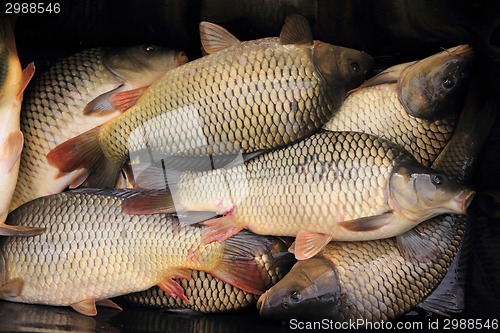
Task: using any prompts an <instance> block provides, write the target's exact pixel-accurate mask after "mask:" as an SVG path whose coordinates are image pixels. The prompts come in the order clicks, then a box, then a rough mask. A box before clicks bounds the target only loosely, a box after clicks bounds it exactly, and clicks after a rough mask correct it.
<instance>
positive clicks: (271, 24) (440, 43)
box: [0, 0, 500, 333]
mask: <svg viewBox="0 0 500 333" xmlns="http://www.w3.org/2000/svg"><path fill="white" fill-rule="evenodd" d="M7 2H8V1H4V0H2V1H0V5H1V8H0V15H4V12H5V8H6V7H5V4H4V3H7ZM25 2H31V1H25ZM57 2H58V3H60V5H61V12H60V13H58V14H56V13H44V14H21V15H20V16H19V17H18V22H17V26H16V40H17V46H18V52H19V55H20V58H21V61H22V63H23V66H25V65H26V64H27V63H29V62H31V61H35V64H36V66H37V74H39V73H42V72H43V71H44V70H45V69H46V68H47V67H48V66H50V64H51V63H53V62H54V61H55V60H57V58H60V57H65V56H68V55H70V54H72V53H74V52H77V51H80V50H82V49H85V48H90V47H95V46H127V45H134V44H142V43H154V44H159V45H163V46H166V47H170V48H179V49H183V50H185V51H186V52H187V54H188V56H189V58H190V60H193V59H196V58H198V57H200V56H201V52H200V39H199V34H198V24H199V22H200V21H202V20H207V21H211V22H215V23H218V24H220V25H222V26H223V27H225V28H226V29H228V30H229V31H231V32H232V33H233V34H234V35H235V36H236V37H238V38H240V39H241V40H248V39H256V38H261V37H268V36H278V35H279V31H280V29H281V26H282V24H283V22H284V18H285V16H286V15H287V14H290V13H300V14H302V15H304V16H306V17H307V18H308V20H309V22H310V23H311V26H312V27H313V33H314V38H315V39H319V40H322V41H325V42H330V43H334V44H338V45H342V46H347V47H352V48H357V49H360V50H364V51H366V52H368V53H370V54H371V55H372V56H373V57H374V58H375V61H376V68H375V71H374V72H377V71H380V70H382V69H384V68H387V67H389V66H391V65H394V64H398V63H401V62H406V61H410V60H418V59H421V58H423V57H426V56H429V55H431V54H434V53H437V52H440V51H441V50H442V49H443V48H448V47H452V46H456V45H458V44H464V43H469V44H471V45H472V46H473V47H474V49H475V52H476V55H477V59H476V69H475V71H476V72H477V73H478V75H479V77H480V83H479V84H480V85H481V91H482V94H483V96H484V98H485V99H494V100H496V101H497V105H500V89H499V87H500V27H499V23H500V1H495V0H490V1H486V0H469V1H465V0H433V1H424V0H407V1H403V0H378V1H362V0H352V1H348V0H313V1H311V0H296V1H291V0H288V1H287V0H282V1H272V0H240V1H237V0H228V1H222V0H218V1H214V0H185V1H181V0H142V1H138V0H107V1H106V0H72V1H69V0H61V1H57ZM46 3H47V2H46ZM52 3H55V2H52ZM47 4H48V3H47ZM499 147H500V119H499V117H497V120H496V123H495V126H494V128H493V132H492V134H491V135H490V139H489V140H488V142H487V144H486V146H485V148H484V150H483V153H482V155H481V157H480V159H479V161H478V165H477V168H476V172H475V175H474V180H473V186H474V187H475V188H476V189H477V190H478V192H482V191H497V192H498V190H499V189H500V177H499V176H498V175H499V171H500V163H499V158H500V148H499ZM492 207H493V208H491V210H494V209H495V208H498V204H496V203H493V204H492ZM483 215H484V214H483ZM472 241H473V243H472V253H471V256H470V258H469V270H468V276H467V285H466V310H465V312H464V313H463V314H461V315H459V316H457V318H473V319H479V318H484V319H486V318H497V319H500V252H499V251H500V245H499V244H500V220H499V219H497V218H494V217H491V216H490V217H485V216H483V217H481V218H479V219H478V220H477V221H476V222H475V228H474V235H473V238H472ZM429 319H431V320H435V319H439V320H441V323H443V321H442V320H443V318H440V317H437V316H431V317H428V316H427V315H426V314H423V313H418V312H412V313H411V314H410V315H407V316H406V317H405V318H402V320H403V321H422V322H423V323H424V328H427V323H428V321H429ZM20 330H24V331H26V330H27V331H43V330H45V331H51V332H54V331H73V332H80V331H81V332H87V331H103V332H104V331H105V332H119V331H125V332H127V331H129V332H166V331H172V332H207V333H208V332H265V331H268V332H287V331H289V328H288V327H287V323H281V322H271V321H265V320H262V319H261V318H259V317H258V314H257V312H256V310H255V309H253V308H251V309H248V310H247V311H244V312H241V313H236V314H224V315H201V316H192V315H180V314H172V313H168V312H164V311H158V310H144V309H140V308H127V309H124V311H122V312H117V311H115V310H111V309H105V308H100V309H99V311H98V315H97V316H96V317H95V318H87V317H84V316H81V315H79V314H77V313H76V312H74V311H73V310H72V309H70V308H58V307H45V306H35V305H24V304H15V303H8V302H4V301H0V331H20Z"/></svg>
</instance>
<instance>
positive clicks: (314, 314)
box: [258, 94, 496, 321]
mask: <svg viewBox="0 0 500 333" xmlns="http://www.w3.org/2000/svg"><path fill="white" fill-rule="evenodd" d="M469 95H470V94H469ZM468 101H469V100H468ZM480 108H481V102H480V100H478V99H477V98H476V97H473V98H471V102H470V103H466V106H465V108H464V111H463V112H462V115H461V117H460V120H459V122H458V126H457V132H456V133H455V134H454V135H453V137H452V138H451V140H450V142H449V144H448V145H447V146H446V147H445V149H444V150H443V152H442V153H441V155H440V156H439V158H438V159H437V160H436V161H435V162H434V164H433V168H436V169H437V170H443V171H444V172H446V173H448V174H452V175H454V176H455V177H457V178H459V179H463V180H469V179H470V176H471V171H472V166H473V164H474V162H475V161H476V159H477V156H478V154H479V152H480V151H481V147H482V145H483V144H484V142H485V140H486V138H487V137H488V135H489V130H490V129H491V126H492V119H494V117H495V113H496V111H495V107H492V105H491V104H486V105H485V106H484V107H483V108H482V109H481V110H480V111H481V112H478V109H480ZM455 172H456V173H455ZM466 222H467V217H465V216H459V215H443V216H438V217H435V218H432V219H430V220H428V221H425V222H423V223H421V224H419V225H418V226H417V227H415V228H414V230H415V232H417V233H418V234H420V235H421V236H422V237H423V238H425V239H426V240H428V241H429V242H431V243H432V244H435V246H437V247H438V249H439V251H437V252H435V253H434V257H432V256H431V257H429V258H427V259H426V260H420V261H411V260H406V259H405V258H404V257H403V256H402V255H401V254H400V253H399V251H398V243H397V240H395V239H394V238H389V239H383V240H374V241H367V242H349V243H336V242H332V243H330V244H328V245H327V246H326V247H325V249H324V250H323V251H321V252H320V253H319V254H318V255H317V256H315V257H314V258H312V259H310V260H305V261H301V262H298V263H297V264H296V265H295V266H294V267H293V268H292V270H291V271H290V273H289V274H287V275H286V276H285V278H283V279H282V280H281V281H280V282H279V283H278V284H276V285H275V286H274V287H272V288H271V289H270V290H268V291H267V292H266V293H265V294H263V295H262V296H261V297H260V298H259V301H258V308H259V310H260V313H261V315H262V316H263V317H266V318H273V319H284V318H296V317H298V316H300V317H304V318H332V319H334V320H338V321H348V320H355V319H359V318H361V319H366V320H369V321H380V320H393V319H396V318H398V317H400V316H402V315H403V314H405V313H407V312H409V311H410V310H412V309H414V307H415V306H416V305H417V304H419V303H421V302H422V301H423V300H425V299H426V297H427V296H429V295H430V294H431V293H432V291H433V290H434V289H435V288H436V287H437V286H438V285H439V283H440V281H441V280H442V279H443V277H444V276H445V274H446V273H447V270H448V268H449V267H450V265H451V263H452V261H453V260H454V258H455V256H456V254H457V252H458V250H459V249H460V247H461V246H462V241H463V236H464V232H465V227H466ZM454 298H455V295H453V294H452V293H446V292H441V294H440V297H438V299H436V298H434V301H435V303H434V305H435V306H437V308H438V309H439V310H441V311H443V312H444V313H453V311H450V312H447V310H454V309H449V308H448V307H449V306H454V305H455V304H456V303H455V302H456V300H455V299H454Z"/></svg>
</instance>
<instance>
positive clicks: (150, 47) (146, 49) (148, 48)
mask: <svg viewBox="0 0 500 333" xmlns="http://www.w3.org/2000/svg"><path fill="white" fill-rule="evenodd" d="M143 49H144V51H146V53H151V52H153V51H154V50H155V48H154V46H153V45H149V44H148V45H144V47H143Z"/></svg>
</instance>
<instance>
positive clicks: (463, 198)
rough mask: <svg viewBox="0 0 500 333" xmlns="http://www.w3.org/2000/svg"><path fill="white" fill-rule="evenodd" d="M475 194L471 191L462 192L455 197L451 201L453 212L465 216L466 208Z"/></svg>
mask: <svg viewBox="0 0 500 333" xmlns="http://www.w3.org/2000/svg"><path fill="white" fill-rule="evenodd" d="M475 194H476V192H475V191H472V190H464V191H462V192H460V193H459V194H458V195H457V196H455V198H454V200H453V203H452V205H453V208H452V209H453V211H454V212H455V213H457V214H466V213H467V208H468V207H469V206H470V204H471V202H472V200H473V199H474V196H475Z"/></svg>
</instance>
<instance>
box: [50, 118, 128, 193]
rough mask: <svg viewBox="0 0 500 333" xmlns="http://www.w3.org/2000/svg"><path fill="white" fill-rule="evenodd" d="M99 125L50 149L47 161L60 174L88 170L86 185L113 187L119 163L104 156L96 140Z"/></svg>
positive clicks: (119, 167)
mask: <svg viewBox="0 0 500 333" xmlns="http://www.w3.org/2000/svg"><path fill="white" fill-rule="evenodd" d="M99 130H100V126H98V127H95V128H93V129H91V130H90V131H87V132H85V133H83V134H81V135H79V136H77V137H75V138H72V139H70V140H68V141H66V142H64V143H62V144H60V145H59V146H57V147H55V148H54V149H52V150H51V151H50V152H49V153H48V154H47V161H48V162H49V163H50V164H51V165H52V166H54V167H56V168H57V169H59V173H60V176H62V175H64V174H65V173H68V172H72V171H75V170H78V169H81V168H85V169H87V170H89V176H88V178H87V180H86V184H85V185H86V186H90V187H114V185H115V184H116V183H117V181H118V177H119V176H120V170H121V163H114V162H112V161H110V160H108V159H107V158H106V157H105V156H104V152H103V151H102V149H101V146H100V145H99V141H98V134H99Z"/></svg>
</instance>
